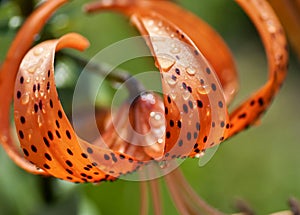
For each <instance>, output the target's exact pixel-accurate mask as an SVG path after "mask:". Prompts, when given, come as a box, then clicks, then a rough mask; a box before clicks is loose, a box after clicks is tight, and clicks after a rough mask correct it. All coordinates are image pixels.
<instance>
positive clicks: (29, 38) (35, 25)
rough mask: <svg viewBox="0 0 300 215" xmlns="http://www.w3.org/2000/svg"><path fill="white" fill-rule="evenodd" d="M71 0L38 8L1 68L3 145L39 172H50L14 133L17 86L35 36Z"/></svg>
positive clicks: (27, 167)
mask: <svg viewBox="0 0 300 215" xmlns="http://www.w3.org/2000/svg"><path fill="white" fill-rule="evenodd" d="M66 2H67V0H52V1H47V2H46V3H44V4H43V5H41V6H40V7H39V8H38V9H37V10H35V11H34V12H33V13H32V14H31V15H30V16H29V17H28V19H27V20H26V22H25V23H24V24H23V26H22V27H21V29H20V30H19V32H18V33H17V35H16V37H15V39H14V41H13V43H12V45H11V46H10V48H9V51H8V53H7V56H6V58H5V61H4V63H3V64H2V66H1V68H0V100H1V105H0V122H1V123H0V138H1V144H2V146H3V148H4V150H5V151H6V152H7V154H8V155H9V156H10V158H11V159H12V160H13V161H14V162H15V163H16V164H17V165H18V166H20V167H21V168H23V169H25V170H26V171H29V172H31V173H35V174H47V173H46V172H45V171H43V170H41V169H37V168H36V166H34V165H33V164H31V163H29V162H27V160H26V159H24V157H23V155H21V154H20V152H19V150H18V148H17V147H16V144H15V143H14V141H13V138H12V137H11V134H10V117H9V116H10V105H11V101H12V96H13V87H14V82H15V78H16V74H17V72H18V68H19V65H20V63H21V60H22V58H23V57H24V55H25V53H26V52H27V51H28V49H29V48H30V46H31V44H32V42H33V41H34V37H35V35H36V34H38V32H39V31H40V30H41V29H42V27H43V26H44V24H45V22H46V21H47V20H48V18H49V17H50V16H51V14H52V13H53V12H54V11H55V10H56V9H57V8H58V7H60V6H61V5H62V4H64V3H66Z"/></svg>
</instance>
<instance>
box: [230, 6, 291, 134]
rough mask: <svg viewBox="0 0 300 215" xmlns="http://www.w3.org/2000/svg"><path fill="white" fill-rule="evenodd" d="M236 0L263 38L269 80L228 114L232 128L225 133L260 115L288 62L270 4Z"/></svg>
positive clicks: (284, 40)
mask: <svg viewBox="0 0 300 215" xmlns="http://www.w3.org/2000/svg"><path fill="white" fill-rule="evenodd" d="M236 2H237V3H238V4H239V5H240V6H241V7H242V8H243V9H244V10H245V12H246V13H247V14H248V16H249V17H250V18H251V20H252V21H253V23H254V24H255V26H256V28H257V29H258V31H259V34H260V36H261V38H262V41H263V44H264V47H265V50H266V53H267V58H268V63H269V80H268V81H267V83H266V84H265V85H264V86H263V87H262V88H261V89H260V90H258V91H257V92H256V93H254V94H253V95H252V96H251V97H250V98H249V99H247V100H246V101H245V102H244V103H243V104H241V105H240V106H239V107H238V108H237V109H236V110H235V111H233V113H232V114H230V122H231V129H230V131H229V133H228V136H227V137H230V136H233V135H234V134H236V133H237V132H239V131H241V130H243V129H245V128H247V127H248V126H249V125H252V124H254V123H255V122H256V121H257V120H258V119H259V118H260V117H261V115H262V113H263V112H264V111H265V110H266V109H267V108H268V107H269V105H270V104H271V101H272V100H273V98H274V96H275V95H276V93H277V92H278V90H279V89H280V87H281V85H282V83H283V81H284V79H285V76H286V73H287V66H288V52H287V43H286V39H285V35H284V32H283V29H282V26H281V24H280V23H279V21H278V19H277V17H276V15H275V13H274V12H273V10H272V8H271V7H270V5H269V4H268V3H267V2H266V1H265V0H250V1H249V0H236ZM227 137H226V138H227Z"/></svg>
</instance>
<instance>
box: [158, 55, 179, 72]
mask: <svg viewBox="0 0 300 215" xmlns="http://www.w3.org/2000/svg"><path fill="white" fill-rule="evenodd" d="M157 62H158V65H159V67H160V68H161V69H162V71H163V72H167V71H169V70H170V68H171V67H172V66H173V65H174V64H175V60H174V58H173V57H171V56H169V55H160V56H157Z"/></svg>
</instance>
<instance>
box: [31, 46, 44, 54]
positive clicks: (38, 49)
mask: <svg viewBox="0 0 300 215" xmlns="http://www.w3.org/2000/svg"><path fill="white" fill-rule="evenodd" d="M43 51H44V48H43V47H38V48H36V49H34V51H33V54H34V55H35V56H39V55H40V54H42V52H43Z"/></svg>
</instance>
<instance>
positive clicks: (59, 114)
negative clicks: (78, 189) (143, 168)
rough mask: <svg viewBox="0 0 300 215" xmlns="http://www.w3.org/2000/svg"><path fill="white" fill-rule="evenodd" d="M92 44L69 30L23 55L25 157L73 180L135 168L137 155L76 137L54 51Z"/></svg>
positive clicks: (19, 101) (18, 99) (20, 92)
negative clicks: (59, 88) (57, 80)
mask: <svg viewBox="0 0 300 215" xmlns="http://www.w3.org/2000/svg"><path fill="white" fill-rule="evenodd" d="M88 45H89V43H88V41H87V40H86V39H85V38H84V37H82V36H80V35H78V34H75V33H71V34H67V35H65V36H63V37H61V38H60V39H58V40H49V41H45V42H43V43H41V44H39V45H37V46H35V47H34V48H32V49H31V50H30V51H29V52H28V53H27V54H26V56H25V57H24V59H23V61H22V63H21V66H20V69H19V73H18V75H17V79H16V85H15V95H14V96H15V97H14V99H15V102H14V108H15V124H16V128H17V132H18V137H19V140H20V143H21V147H22V150H23V152H24V154H25V156H26V158H27V159H28V160H29V161H30V162H32V163H34V164H35V165H37V166H38V167H40V168H41V169H43V170H44V171H46V172H47V173H49V174H51V175H53V176H55V177H57V178H61V179H64V180H69V181H73V182H99V181H104V180H113V179H114V178H115V177H119V176H120V175H121V174H125V173H127V172H131V171H133V170H135V169H136V168H137V161H135V159H134V158H132V157H130V156H128V155H126V154H123V153H119V152H114V151H112V150H110V149H108V148H103V147H102V148H101V147H99V146H96V145H92V144H89V143H87V142H86V141H84V140H82V139H80V138H79V137H77V135H76V134H75V131H74V130H73V128H72V126H71V124H70V122H69V121H68V119H67V117H66V115H65V113H64V111H63V108H62V106H61V104H60V101H59V97H58V94H57V91H56V87H55V81H54V68H53V62H54V55H55V50H58V49H61V48H67V47H72V48H76V49H79V50H83V49H85V48H86V47H87V46H88ZM102 145H104V144H102Z"/></svg>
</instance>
